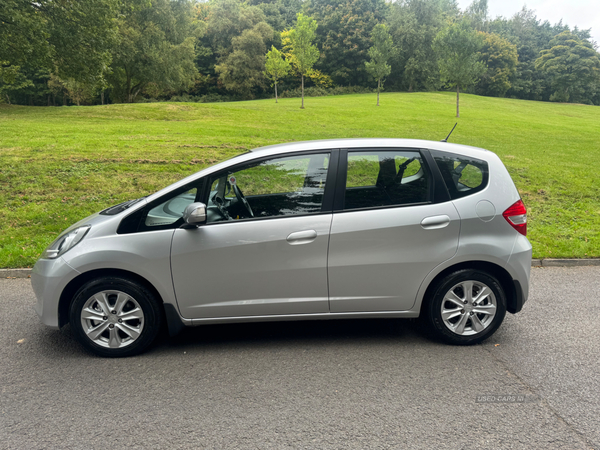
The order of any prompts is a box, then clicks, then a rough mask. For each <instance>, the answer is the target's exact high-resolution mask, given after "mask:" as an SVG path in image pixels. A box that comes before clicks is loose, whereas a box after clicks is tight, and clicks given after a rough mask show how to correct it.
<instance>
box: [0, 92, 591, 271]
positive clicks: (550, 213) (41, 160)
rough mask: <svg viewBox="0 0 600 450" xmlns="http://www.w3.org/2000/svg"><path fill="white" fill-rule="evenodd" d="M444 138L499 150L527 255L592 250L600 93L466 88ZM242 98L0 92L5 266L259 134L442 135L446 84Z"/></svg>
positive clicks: (253, 141)
mask: <svg viewBox="0 0 600 450" xmlns="http://www.w3.org/2000/svg"><path fill="white" fill-rule="evenodd" d="M461 100H462V101H461V116H462V117H461V118H460V119H458V127H457V128H456V130H455V131H454V133H453V135H452V137H451V139H450V141H451V142H455V143H460V144H467V145H474V146H477V147H483V148H487V149H489V150H492V151H494V152H496V153H497V154H498V155H499V156H500V157H501V158H502V160H503V161H504V163H505V164H506V166H507V167H508V170H509V171H510V173H511V175H512V177H513V179H514V180H515V183H516V184H517V187H518V188H519V191H520V192H521V196H522V197H523V200H524V201H525V204H526V205H527V207H528V210H529V235H528V237H529V239H530V240H531V242H532V244H533V252H534V257H538V258H542V257H576V258H589V257H600V239H599V237H600V177H599V176H598V174H597V172H598V171H600V161H599V158H600V142H599V140H600V107H597V106H584V105H565V104H553V103H541V102H528V101H522V100H510V99H497V98H487V97H477V96H473V95H461ZM305 102H306V109H305V110H301V109H300V108H299V106H300V100H299V99H295V98H294V99H283V100H280V101H279V103H278V104H275V102H274V101H273V100H259V101H249V102H237V103H213V104H194V103H150V104H134V105H123V104H119V105H107V106H89V107H59V108H44V107H21V106H7V105H0V204H1V205H2V207H1V209H0V267H27V266H31V265H32V264H33V263H34V262H35V260H36V258H37V257H38V256H39V254H40V253H41V252H42V250H43V249H44V247H45V246H46V245H47V244H49V243H50V242H51V241H52V240H53V238H54V237H55V236H56V235H57V233H59V232H60V231H61V230H63V229H64V228H66V227H67V226H69V225H70V224H72V223H73V222H75V221H77V220H78V219H81V218H83V217H85V216H87V215H89V214H91V213H93V212H95V211H98V210H100V209H102V208H105V207H107V206H110V205H113V204H116V203H118V202H121V201H123V200H127V199H131V198H136V197H140V196H142V195H147V194H148V193H151V192H153V191H156V190H158V189H159V188H161V187H164V186H166V185H168V184H170V183H172V182H174V181H176V180H178V179H180V178H182V177H184V176H185V175H189V174H191V173H193V172H196V171H198V170H200V169H201V168H203V167H206V166H207V165H210V164H212V163H215V162H217V161H220V160H223V159H226V158H228V157H231V156H233V155H235V154H237V153H241V152H242V151H244V150H246V149H251V148H253V147H258V146H262V145H269V144H275V143H280V142H290V141H298V140H310V139H327V138H339V137H404V138H419V139H431V140H440V139H442V138H444V137H445V136H446V135H447V134H448V132H449V131H450V129H451V128H452V126H453V125H454V123H455V121H456V119H455V118H454V114H455V95H454V94H452V93H411V94H409V93H389V94H387V93H384V94H382V96H381V106H380V107H377V106H375V102H376V97H375V95H374V94H368V95H347V96H338V97H316V98H307V99H306V100H305Z"/></svg>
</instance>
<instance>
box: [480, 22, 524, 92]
mask: <svg viewBox="0 0 600 450" xmlns="http://www.w3.org/2000/svg"><path fill="white" fill-rule="evenodd" d="M480 36H482V38H483V47H482V48H481V50H480V52H479V55H480V60H481V61H482V62H483V63H484V64H485V65H486V66H487V70H486V71H485V72H484V73H483V75H482V77H481V79H480V80H479V82H478V83H477V85H476V87H475V92H476V93H477V94H480V95H491V96H495V97H504V94H506V91H508V90H509V89H510V86H511V79H513V77H514V76H515V74H516V72H517V62H518V58H517V46H516V45H514V44H511V43H510V42H508V41H507V40H506V39H504V38H502V37H501V36H499V35H497V34H495V33H484V32H480Z"/></svg>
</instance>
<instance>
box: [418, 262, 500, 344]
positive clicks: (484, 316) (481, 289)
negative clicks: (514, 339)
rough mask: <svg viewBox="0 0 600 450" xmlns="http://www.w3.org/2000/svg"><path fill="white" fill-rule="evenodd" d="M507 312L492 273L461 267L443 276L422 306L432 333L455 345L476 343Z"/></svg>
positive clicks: (483, 338) (492, 329)
mask: <svg viewBox="0 0 600 450" xmlns="http://www.w3.org/2000/svg"><path fill="white" fill-rule="evenodd" d="M505 315H506V295H505V294H504V290H503V289H502V286H501V285H500V283H499V282H498V280H497V279H496V278H495V277H493V276H492V275H490V274H488V273H486V272H482V271H477V270H472V269H464V270H459V271H457V272H454V273H451V274H450V275H448V276H446V277H444V278H443V279H442V280H441V281H440V282H439V283H438V284H437V285H436V286H435V288H434V290H433V296H432V298H431V300H430V301H429V303H428V304H427V307H426V310H425V317H424V318H425V320H426V321H427V322H428V325H429V328H430V329H431V331H432V332H433V334H434V335H435V336H436V337H438V338H439V339H441V340H442V341H444V342H446V343H449V344H454V345H471V344H478V343H480V342H482V341H484V340H485V339H487V338H488V337H490V336H491V335H492V334H494V332H495V331H496V330H497V329H498V327H499V326H500V324H501V323H502V321H503V320H504V316H505Z"/></svg>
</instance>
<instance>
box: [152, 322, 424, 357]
mask: <svg viewBox="0 0 600 450" xmlns="http://www.w3.org/2000/svg"><path fill="white" fill-rule="evenodd" d="M390 341H395V342H398V341H402V342H405V343H408V342H416V341H418V342H421V343H425V342H430V341H429V340H428V339H427V338H426V334H425V332H424V330H423V329H422V326H421V325H420V324H419V322H418V321H417V320H415V319H354V320H352V319H348V320H318V321H293V322H256V323H236V324H220V325H202V326H198V327H190V328H186V329H184V330H183V331H182V332H181V333H180V334H178V335H177V336H174V337H169V336H168V335H167V333H166V332H165V333H163V334H162V335H161V336H160V337H159V339H158V340H157V342H156V344H155V347H159V348H160V347H164V346H168V347H171V348H176V349H178V350H185V349H186V348H194V347H198V346H201V347H204V348H210V347H213V348H214V347H222V346H227V347H229V346H244V347H249V346H256V347H258V346H260V347H264V346H281V345H286V344H289V345H292V344H311V345H317V346H318V345H327V344H332V343H335V344H338V345H339V344H341V343H346V344H348V345H353V344H355V343H361V344H365V343H373V344H374V343H384V342H385V343H388V342H390Z"/></svg>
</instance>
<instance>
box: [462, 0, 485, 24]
mask: <svg viewBox="0 0 600 450" xmlns="http://www.w3.org/2000/svg"><path fill="white" fill-rule="evenodd" d="M465 17H466V19H467V20H468V21H469V22H470V23H471V27H472V28H474V29H475V30H477V31H487V29H488V0H474V1H473V3H471V4H470V5H469V7H468V8H467V10H466V11H465Z"/></svg>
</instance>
